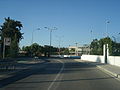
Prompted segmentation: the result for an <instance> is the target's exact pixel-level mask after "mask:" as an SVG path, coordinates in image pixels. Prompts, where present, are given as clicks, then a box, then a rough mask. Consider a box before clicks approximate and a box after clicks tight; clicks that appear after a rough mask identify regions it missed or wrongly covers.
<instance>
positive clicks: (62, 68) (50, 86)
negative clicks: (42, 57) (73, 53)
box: [47, 60, 64, 90]
mask: <svg viewBox="0 0 120 90" xmlns="http://www.w3.org/2000/svg"><path fill="white" fill-rule="evenodd" d="M57 61H59V62H61V63H62V64H63V65H62V67H61V69H60V71H59V72H58V74H57V75H56V77H55V78H54V80H53V81H52V83H51V84H50V85H49V87H48V89H47V90H50V89H51V88H52V86H53V85H54V83H55V82H56V80H57V79H58V77H59V76H60V74H61V72H62V71H63V70H64V62H63V61H61V60H57Z"/></svg>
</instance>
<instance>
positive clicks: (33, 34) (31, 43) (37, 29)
mask: <svg viewBox="0 0 120 90" xmlns="http://www.w3.org/2000/svg"><path fill="white" fill-rule="evenodd" d="M36 30H41V29H40V28H37V29H35V30H34V29H33V31H32V39H31V45H32V44H33V39H34V32H35V31H36Z"/></svg>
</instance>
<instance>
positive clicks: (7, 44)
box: [3, 38, 11, 59]
mask: <svg viewBox="0 0 120 90" xmlns="http://www.w3.org/2000/svg"><path fill="white" fill-rule="evenodd" d="M10 44H11V38H4V43H3V59H4V58H5V46H10Z"/></svg>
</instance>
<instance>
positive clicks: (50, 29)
mask: <svg viewBox="0 0 120 90" xmlns="http://www.w3.org/2000/svg"><path fill="white" fill-rule="evenodd" d="M44 28H45V29H47V30H49V31H50V49H49V55H48V56H49V57H50V55H51V45H52V31H53V30H57V28H56V27H53V28H49V27H44Z"/></svg>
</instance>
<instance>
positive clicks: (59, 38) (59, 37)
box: [56, 36, 64, 55]
mask: <svg viewBox="0 0 120 90" xmlns="http://www.w3.org/2000/svg"><path fill="white" fill-rule="evenodd" d="M56 37H57V38H58V40H59V55H60V52H61V50H60V47H61V38H62V37H64V36H56Z"/></svg>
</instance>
